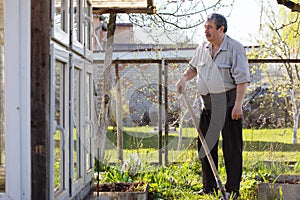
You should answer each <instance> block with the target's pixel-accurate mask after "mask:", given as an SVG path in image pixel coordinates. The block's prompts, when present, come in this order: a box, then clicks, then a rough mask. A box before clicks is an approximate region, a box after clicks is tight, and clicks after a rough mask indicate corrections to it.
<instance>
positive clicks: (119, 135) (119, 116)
mask: <svg viewBox="0 0 300 200" xmlns="http://www.w3.org/2000/svg"><path fill="white" fill-rule="evenodd" d="M115 67H116V87H117V94H116V121H117V138H118V141H117V146H118V159H119V160H120V161H122V162H123V123H122V91H121V83H120V76H119V66H118V64H115Z"/></svg>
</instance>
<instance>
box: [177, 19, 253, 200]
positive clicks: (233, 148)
mask: <svg viewBox="0 0 300 200" xmlns="http://www.w3.org/2000/svg"><path fill="white" fill-rule="evenodd" d="M226 31H227V21H226V18H225V17H224V16H223V15H221V14H217V13H213V14H211V15H209V16H208V18H207V21H206V23H205V36H206V39H207V41H203V42H202V43H201V44H199V46H198V47H197V49H196V52H195V55H194V57H193V58H192V59H191V61H190V62H189V66H188V68H187V69H186V71H185V72H184V73H183V75H182V77H181V78H180V80H179V81H178V82H177V83H176V89H177V92H179V93H181V92H183V91H184V89H185V86H186V81H188V80H191V79H193V78H194V77H197V88H198V89H197V90H198V92H199V93H200V95H201V97H202V100H203V103H204V108H203V110H202V113H201V119H200V129H201V131H202V132H203V134H204V136H205V140H206V142H207V144H208V147H209V148H210V151H211V155H212V157H213V160H214V162H215V165H216V166H218V140H219V135H220V131H221V133H222V139H223V143H222V147H223V155H224V162H225V167H226V173H227V181H226V184H225V189H226V192H227V194H228V196H231V197H233V198H234V199H236V198H237V197H238V196H239V190H240V182H241V176H242V162H243V161H242V149H243V140H242V117H243V110H242V103H243V100H244V97H245V94H246V89H247V85H248V83H249V82H250V72H249V65H248V59H247V56H246V53H245V49H244V47H243V45H242V44H241V43H239V42H238V41H236V40H234V39H232V38H231V37H229V36H228V35H227V34H226ZM198 151H199V157H200V160H201V163H202V173H203V180H202V182H203V189H202V190H201V191H200V192H199V194H214V193H216V192H217V183H216V181H215V178H214V175H213V172H212V170H211V167H210V164H209V162H208V159H207V157H206V155H205V153H204V151H203V150H202V148H201V143H200V141H199V139H198Z"/></svg>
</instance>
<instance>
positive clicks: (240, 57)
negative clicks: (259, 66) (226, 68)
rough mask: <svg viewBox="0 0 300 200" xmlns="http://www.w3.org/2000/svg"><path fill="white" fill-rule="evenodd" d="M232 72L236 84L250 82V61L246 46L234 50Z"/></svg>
mask: <svg viewBox="0 0 300 200" xmlns="http://www.w3.org/2000/svg"><path fill="white" fill-rule="evenodd" d="M231 74H232V77H233V79H234V82H235V84H241V83H249V82H250V70H249V63H248V58H247V56H246V53H245V49H244V48H241V49H239V50H237V51H234V52H233V59H232V68H231Z"/></svg>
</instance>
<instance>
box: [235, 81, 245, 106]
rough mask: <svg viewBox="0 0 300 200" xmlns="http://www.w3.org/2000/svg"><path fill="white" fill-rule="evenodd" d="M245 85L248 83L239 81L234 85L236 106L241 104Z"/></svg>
mask: <svg viewBox="0 0 300 200" xmlns="http://www.w3.org/2000/svg"><path fill="white" fill-rule="evenodd" d="M247 85H248V83H241V84H238V85H237V87H236V99H235V104H236V105H238V106H242V105H243V101H244V98H245V96H246V93H247Z"/></svg>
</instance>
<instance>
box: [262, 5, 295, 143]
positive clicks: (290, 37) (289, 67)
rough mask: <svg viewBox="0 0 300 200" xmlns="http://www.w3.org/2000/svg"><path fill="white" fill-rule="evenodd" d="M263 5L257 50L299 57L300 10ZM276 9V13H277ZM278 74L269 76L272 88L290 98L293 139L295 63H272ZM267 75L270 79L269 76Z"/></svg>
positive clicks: (293, 139) (278, 55)
mask: <svg viewBox="0 0 300 200" xmlns="http://www.w3.org/2000/svg"><path fill="white" fill-rule="evenodd" d="M264 3H268V5H266V6H265V8H264V14H265V16H266V17H265V22H266V24H265V26H264V27H265V30H263V31H264V33H265V35H264V37H263V38H264V41H263V42H261V44H262V49H261V51H262V52H264V53H265V54H267V56H269V57H272V58H279V59H282V60H283V59H285V60H290V59H295V60H297V59H299V56H300V43H299V37H300V31H299V30H300V25H299V24H300V13H294V12H290V10H288V9H286V8H281V9H279V8H278V5H276V6H274V5H273V4H272V3H271V2H270V1H264ZM278 13H279V14H278ZM276 67H277V71H278V72H279V74H277V75H276V76H271V77H269V83H271V84H272V87H273V89H275V90H276V91H277V92H279V93H280V94H281V95H282V96H286V97H288V98H289V100H290V105H291V112H292V116H293V135H292V142H293V143H294V144H295V143H297V130H298V125H299V116H300V90H299V88H300V71H299V64H297V63H292V61H291V62H283V63H282V64H280V65H278V66H276ZM270 78H271V79H270Z"/></svg>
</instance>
